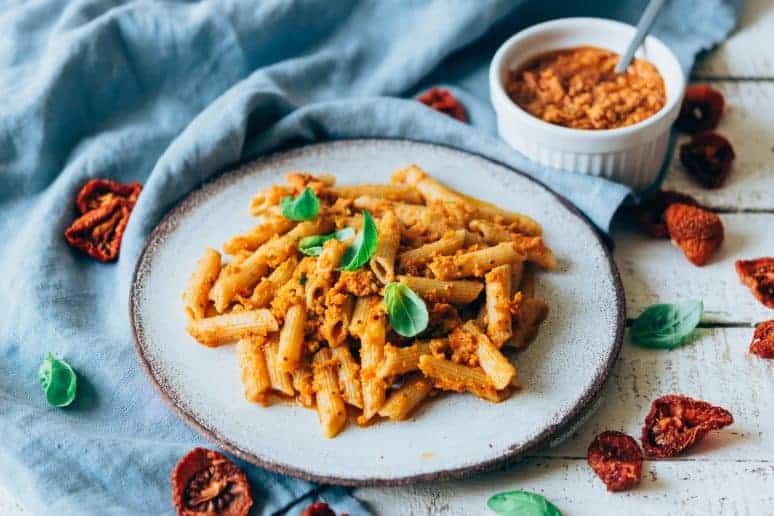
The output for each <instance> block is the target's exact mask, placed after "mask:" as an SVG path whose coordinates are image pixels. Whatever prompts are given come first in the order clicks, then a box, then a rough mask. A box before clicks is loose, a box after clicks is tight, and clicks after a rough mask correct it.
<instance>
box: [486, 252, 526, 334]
mask: <svg viewBox="0 0 774 516" xmlns="http://www.w3.org/2000/svg"><path fill="white" fill-rule="evenodd" d="M519 263H520V262H519ZM484 280H485V281H486V334H487V335H488V336H489V338H490V339H491V340H492V342H494V344H495V346H497V347H498V348H499V347H500V346H502V345H503V343H504V342H505V341H506V340H508V339H509V338H510V337H511V306H510V299H511V266H510V265H508V264H506V265H500V266H499V267H495V268H494V269H492V270H491V271H489V272H487V273H486V275H485V276H484Z"/></svg>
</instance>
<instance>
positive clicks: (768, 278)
mask: <svg viewBox="0 0 774 516" xmlns="http://www.w3.org/2000/svg"><path fill="white" fill-rule="evenodd" d="M736 273H737V274H738V275H739V279H740V280H742V283H744V284H745V285H747V286H748V287H750V290H752V293H753V295H754V296H755V297H756V298H757V299H758V301H760V302H761V303H763V304H764V305H765V306H767V307H769V308H774V258H771V257H766V258H756V259H754V260H737V261H736Z"/></svg>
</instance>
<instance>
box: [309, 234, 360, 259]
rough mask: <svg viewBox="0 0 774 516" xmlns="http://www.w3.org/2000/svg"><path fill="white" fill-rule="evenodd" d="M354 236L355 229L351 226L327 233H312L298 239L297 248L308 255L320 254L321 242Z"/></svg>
mask: <svg viewBox="0 0 774 516" xmlns="http://www.w3.org/2000/svg"><path fill="white" fill-rule="evenodd" d="M353 236H355V230H354V229H352V228H341V229H340V230H338V231H334V232H333V233H329V234H327V235H312V236H308V237H304V238H302V239H301V240H299V241H298V250H299V251H301V252H302V253H304V254H305V255H308V256H320V255H321V254H322V251H323V244H324V243H325V242H327V241H328V240H332V239H334V238H335V239H336V240H339V241H344V240H349V239H350V238H352V237H353Z"/></svg>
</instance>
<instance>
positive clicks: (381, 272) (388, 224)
mask: <svg viewBox="0 0 774 516" xmlns="http://www.w3.org/2000/svg"><path fill="white" fill-rule="evenodd" d="M378 230H379V240H378V242H377V244H376V251H374V255H373V256H372V257H371V262H370V264H371V270H372V271H373V272H374V275H375V276H376V278H377V279H378V280H379V281H381V282H382V284H384V285H386V284H387V283H390V282H391V281H393V280H394V279H395V256H396V255H397V254H398V246H399V245H400V222H399V221H398V218H397V217H396V216H395V213H393V212H391V211H388V212H385V214H384V215H382V218H381V220H380V221H379V227H378Z"/></svg>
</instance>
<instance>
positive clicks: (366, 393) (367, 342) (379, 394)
mask: <svg viewBox="0 0 774 516" xmlns="http://www.w3.org/2000/svg"><path fill="white" fill-rule="evenodd" d="M386 334H387V321H386V314H385V313H384V309H383V307H382V306H381V304H379V305H375V306H372V307H371V310H370V311H369V313H368V318H367V320H366V325H365V328H364V330H363V336H362V337H361V340H360V365H361V368H362V369H361V378H362V384H363V415H362V416H361V422H366V421H368V420H370V419H371V418H372V417H374V416H375V415H376V413H377V412H378V411H379V409H380V408H382V405H383V404H384V396H385V393H386V391H387V385H386V384H385V383H384V381H383V380H382V379H381V378H380V377H379V375H378V369H379V366H380V364H381V362H382V361H383V360H384V343H385V337H386Z"/></svg>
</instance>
